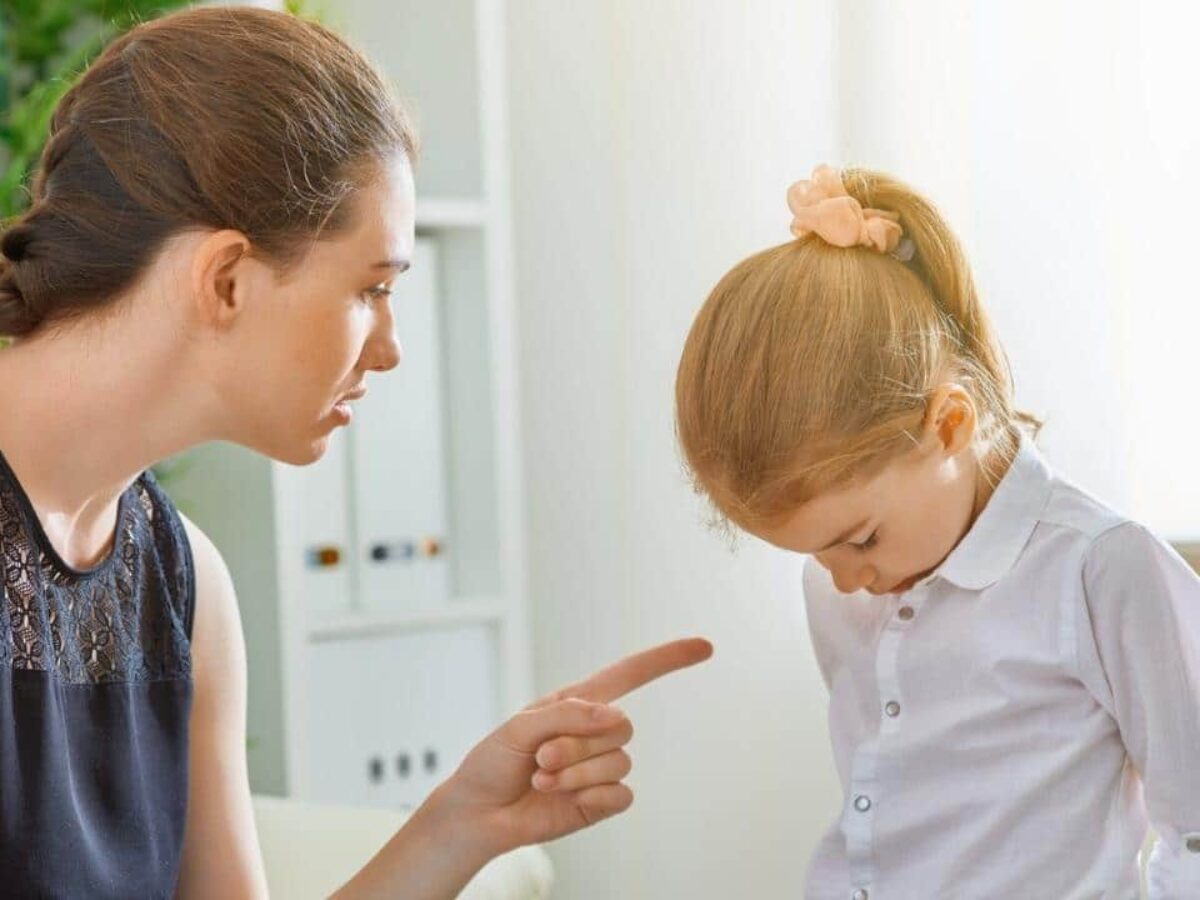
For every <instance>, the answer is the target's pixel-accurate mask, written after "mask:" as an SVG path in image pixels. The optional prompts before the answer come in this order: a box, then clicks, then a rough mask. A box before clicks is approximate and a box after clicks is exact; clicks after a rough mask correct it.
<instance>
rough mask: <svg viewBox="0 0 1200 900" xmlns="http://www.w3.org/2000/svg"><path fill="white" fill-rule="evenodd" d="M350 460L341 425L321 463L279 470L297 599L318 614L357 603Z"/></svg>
mask: <svg viewBox="0 0 1200 900" xmlns="http://www.w3.org/2000/svg"><path fill="white" fill-rule="evenodd" d="M348 464H349V452H348V449H347V440H346V433H345V431H344V430H341V429H339V430H337V431H334V432H333V434H332V435H330V438H329V448H328V450H327V451H326V453H325V455H324V456H323V457H322V458H321V459H320V460H318V461H317V462H315V463H313V464H312V465H309V466H300V467H297V466H287V465H280V466H278V467H277V468H276V469H275V474H274V477H275V486H276V491H277V497H278V500H277V513H278V528H279V538H280V550H281V553H282V554H284V555H285V556H286V557H287V561H285V568H286V570H287V571H288V572H289V573H294V577H295V578H296V580H297V581H296V584H295V585H294V587H293V589H294V590H295V592H296V596H295V602H297V603H299V604H300V605H301V606H302V607H303V608H304V609H305V610H306V611H307V612H308V613H309V614H310V615H311V616H314V617H321V616H328V615H330V614H338V613H345V612H347V611H349V610H350V608H351V607H352V606H353V592H354V572H353V568H354V552H355V548H354V546H353V544H352V534H351V529H350V515H349V510H348V508H347V506H348V498H347V492H346V483H347V475H348ZM289 561H290V564H289ZM290 601H291V598H290V597H288V598H285V602H290Z"/></svg>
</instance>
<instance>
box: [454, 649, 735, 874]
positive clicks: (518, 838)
mask: <svg viewBox="0 0 1200 900" xmlns="http://www.w3.org/2000/svg"><path fill="white" fill-rule="evenodd" d="M711 655H712V645H711V644H710V643H709V642H708V641H706V640H703V639H700V638H693V639H689V640H682V641H674V642H672V643H669V644H663V645H662V646H659V647H655V648H654V649H652V650H646V651H644V652H642V653H639V654H636V655H634V656H630V657H628V658H626V659H623V660H621V661H620V662H618V663H614V664H613V665H611V666H609V667H607V668H605V669H602V670H601V671H599V672H597V673H596V674H595V675H592V676H591V677H590V678H588V679H586V680H584V681H581V682H578V683H577V684H574V685H571V686H570V687H566V688H563V689H561V690H558V691H555V692H554V693H553V694H550V695H549V696H547V697H543V698H542V699H541V700H538V701H537V702H536V703H533V704H531V705H530V706H528V707H526V708H525V709H524V710H522V711H521V712H520V713H518V714H517V715H515V716H513V717H512V718H511V719H509V720H508V721H507V722H505V723H504V724H503V725H502V726H500V728H499V729H497V730H496V731H495V732H493V733H492V734H491V735H490V736H489V737H488V738H486V739H485V740H484V741H482V742H481V743H480V744H479V745H478V746H476V747H475V749H474V750H472V751H471V753H470V754H469V755H468V756H467V758H466V760H465V761H464V762H463V764H462V766H461V767H460V768H459V770H458V771H457V772H456V773H455V774H454V775H453V776H452V777H451V778H450V779H449V781H447V782H446V784H444V785H443V786H442V787H441V788H440V789H439V796H438V797H437V800H436V802H439V803H443V804H444V805H445V808H446V809H449V810H454V811H455V813H456V815H457V817H459V818H460V819H461V821H462V822H464V823H471V830H472V831H473V832H474V833H475V834H476V835H477V836H478V839H479V840H481V841H483V846H484V847H485V848H486V850H487V852H488V853H489V854H490V855H495V854H498V853H503V852H505V851H508V850H512V849H514V848H516V847H520V846H523V845H525V844H537V843H542V842H544V841H549V840H553V839H555V838H559V837H563V836H565V835H568V834H571V833H572V832H574V831H578V830H579V829H581V828H586V827H587V826H589V825H595V824H596V823H597V822H600V821H602V820H604V819H607V818H609V817H610V816H614V815H617V814H618V813H622V812H624V811H625V810H626V809H628V808H629V806H630V804H631V803H632V802H633V792H632V791H631V790H630V789H629V788H628V787H627V786H625V785H624V784H622V783H621V782H622V780H623V779H624V778H625V776H627V775H628V774H629V771H630V768H631V766H632V764H631V761H630V758H629V755H628V754H627V753H626V752H625V750H624V749H623V748H624V747H625V745H626V744H628V743H629V741H630V739H631V738H632V737H633V725H632V723H631V722H630V721H629V719H628V718H627V717H626V716H625V715H624V713H622V712H621V711H620V710H618V709H617V708H616V707H613V706H609V705H608V704H609V703H611V702H612V701H614V700H618V699H620V698H621V697H623V696H625V695H626V694H628V693H630V692H632V691H634V690H637V689H638V688H640V687H642V686H643V685H646V684H648V683H649V682H651V681H654V680H655V679H657V678H661V677H662V676H663V675H666V674H668V673H670V672H674V671H676V670H678V669H682V668H686V667H688V666H692V665H695V664H696V663H699V662H703V661H704V660H706V659H708V658H709V657H710V656H711Z"/></svg>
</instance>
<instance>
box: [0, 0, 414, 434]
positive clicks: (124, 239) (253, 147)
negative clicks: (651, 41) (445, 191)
mask: <svg viewBox="0 0 1200 900" xmlns="http://www.w3.org/2000/svg"><path fill="white" fill-rule="evenodd" d="M414 154H415V137H414V134H413V131H412V129H411V128H410V126H409V124H408V121H407V120H406V117H405V115H404V114H403V112H402V110H401V109H400V107H399V105H398V104H397V102H396V100H395V99H394V96H393V94H392V93H391V91H390V90H389V89H388V87H387V85H386V84H385V83H384V81H383V79H382V78H381V77H380V76H379V75H378V73H377V72H376V71H375V70H374V69H373V68H372V67H371V65H370V64H369V63H368V62H367V61H366V60H365V59H364V58H363V57H362V56H361V55H360V54H358V53H357V52H356V51H355V50H354V49H353V48H351V47H350V46H349V45H348V44H346V43H345V42H344V41H343V40H342V39H341V38H339V37H337V36H336V35H334V34H333V33H332V32H330V31H328V30H326V29H324V28H322V27H321V26H319V25H317V24H314V23H311V22H307V21H303V20H300V19H296V18H293V17H290V16H287V15H284V14H282V13H276V12H270V11H265V10H258V9H251V8H205V9H194V10H189V11H186V12H182V13H178V14H175V15H171V16H167V17H164V18H162V19H159V20H157V21H153V22H150V23H147V24H144V25H142V26H140V27H138V28H135V29H134V30H133V31H131V32H129V33H128V34H126V35H124V36H122V37H121V38H120V39H118V40H117V41H115V42H114V43H113V44H111V45H110V46H109V47H108V48H107V49H106V50H105V52H104V53H103V54H102V55H101V56H100V57H99V58H98V59H97V60H96V61H95V62H94V63H93V64H92V65H91V66H90V67H89V68H88V70H87V71H86V72H85V73H84V74H83V76H82V77H81V78H80V79H79V80H78V82H77V83H76V84H75V85H74V86H73V87H72V88H71V89H70V91H68V93H67V94H66V95H65V96H64V97H63V99H62V101H61V102H60V103H59V105H58V107H57V109H56V110H55V112H54V115H53V119H52V124H51V127H50V134H49V136H48V140H47V142H46V146H45V150H44V151H43V154H42V158H41V161H40V165H39V168H38V170H37V172H36V174H35V177H34V181H33V184H32V195H31V201H32V202H31V205H30V207H29V209H28V211H27V212H26V213H25V214H24V215H22V216H21V217H20V218H18V219H17V220H16V221H14V222H12V223H9V226H8V228H7V229H6V230H5V231H4V233H3V235H2V236H0V252H2V253H3V255H4V257H5V259H4V261H2V262H0V334H5V335H9V336H14V337H22V336H31V337H37V336H38V335H39V334H40V333H42V332H47V331H55V330H57V329H56V326H61V325H65V324H67V323H69V322H72V321H73V320H76V319H84V318H90V317H99V316H100V315H101V314H102V313H105V312H111V313H116V312H117V311H118V310H119V309H120V307H121V306H122V300H123V299H125V298H127V297H128V296H129V295H131V294H133V293H136V292H137V291H136V289H137V288H138V287H139V285H143V284H145V283H146V282H147V280H149V279H152V278H153V277H156V272H158V270H159V269H164V267H165V268H169V269H170V270H171V271H172V272H174V273H176V274H178V273H180V272H182V271H184V270H186V272H187V276H186V277H185V278H183V280H182V281H181V282H180V286H182V287H183V288H184V289H185V290H184V292H185V294H186V295H187V299H188V300H196V301H199V300H202V299H203V296H204V295H205V291H207V292H208V295H209V296H210V299H211V300H212V301H213V303H215V304H217V306H213V305H211V304H210V306H209V307H207V308H206V307H204V306H203V304H200V303H197V304H193V305H192V307H193V308H191V309H190V314H191V316H192V318H190V319H189V321H188V324H190V325H200V326H202V332H203V333H206V334H212V335H219V336H220V337H221V338H222V340H221V341H220V342H219V344H220V348H221V353H220V354H217V353H214V354H213V361H214V362H221V363H223V364H227V365H225V366H224V368H225V374H226V375H227V376H228V377H230V378H234V377H244V378H245V379H246V381H245V384H244V385H242V386H241V387H240V389H239V388H238V387H236V386H235V385H233V384H220V385H218V386H217V387H216V390H218V391H219V392H221V393H224V394H227V395H229V396H230V398H231V399H233V400H236V401H237V402H238V403H239V404H240V405H241V406H242V407H243V411H244V412H245V413H246V415H248V416H250V419H251V420H255V421H257V420H262V421H260V422H259V425H261V426H262V427H260V428H258V431H259V432H260V434H259V435H258V436H257V437H253V436H250V437H249V438H248V439H249V440H250V442H252V443H255V444H256V445H258V447H257V448H258V449H263V450H265V451H267V452H270V453H272V455H281V456H284V457H289V456H293V457H295V456H298V457H304V456H306V455H311V454H312V453H318V454H319V452H320V446H317V444H320V445H321V446H323V443H321V441H323V438H322V439H321V440H320V441H317V443H316V444H313V445H312V446H311V447H310V448H309V450H308V451H304V450H302V449H299V448H298V447H297V445H296V441H297V440H300V438H301V436H300V435H298V434H295V435H290V436H289V435H287V434H281V435H275V436H274V437H272V435H274V434H275V432H276V431H279V430H280V429H283V430H284V431H286V427H285V423H286V422H292V423H293V425H292V426H287V427H296V426H295V424H294V423H295V416H300V417H301V418H304V416H305V415H307V416H308V417H309V418H311V417H312V415H314V414H316V413H315V412H314V410H308V411H307V413H306V412H305V410H303V409H302V408H301V407H304V406H305V404H309V405H312V404H317V405H318V406H320V407H321V410H320V412H321V414H322V415H323V414H325V413H329V412H330V411H331V409H332V408H333V406H334V405H335V403H336V400H335V399H333V398H334V397H335V396H336V397H340V396H341V394H344V393H345V392H347V391H352V390H353V389H354V388H355V387H357V386H358V384H360V383H361V375H362V371H358V370H360V369H363V370H365V369H366V368H388V367H390V366H392V365H394V364H395V362H396V357H397V354H398V349H397V348H395V346H394V338H392V337H391V336H390V333H389V334H388V335H387V338H386V340H387V341H390V342H391V343H392V345H393V346H392V347H391V348H390V349H387V348H381V346H376V347H375V348H374V349H372V348H371V347H370V346H369V345H370V344H371V341H372V340H373V339H376V338H378V340H375V343H376V344H380V341H381V340H383V338H382V337H381V334H382V332H381V331H380V334H376V331H377V330H379V329H375V328H374V326H375V325H379V326H381V328H382V327H385V326H386V328H389V329H390V325H391V320H390V313H387V312H386V309H384V310H383V314H381V315H379V316H375V317H373V318H372V319H371V321H370V322H367V319H366V318H365V317H364V314H363V313H362V312H361V311H358V310H356V309H353V308H352V307H351V306H350V305H349V304H348V303H344V302H342V301H343V300H344V299H345V298H346V297H347V296H349V297H352V298H357V297H359V296H360V295H361V294H362V293H363V292H364V291H366V290H368V289H371V288H373V287H376V286H381V285H385V284H386V282H388V281H390V279H391V278H392V277H393V276H394V275H395V274H397V269H396V268H391V269H386V270H385V269H375V268H373V265H374V264H375V263H376V262H382V261H384V260H386V259H399V260H400V261H403V259H404V258H406V257H407V256H408V255H409V253H410V252H411V241H412V220H413V202H412V184H411V172H410V171H409V165H410V162H411V160H412V158H413V156H414ZM214 241H215V243H214ZM366 253H370V254H373V255H375V256H378V257H379V258H367V257H365V256H363V257H362V258H359V255H360V254H366ZM185 256H186V259H185V258H184V257H185ZM318 258H319V260H318ZM318 261H319V263H320V267H319V268H318V267H317V266H316V263H317V262H318ZM181 264H183V265H181ZM158 274H161V272H158ZM268 276H269V277H268ZM204 278H207V279H208V281H207V282H204V281H203V279H204ZM360 282H362V283H361V284H360ZM383 293H384V291H383V290H382V289H380V290H376V291H375V293H373V294H371V295H370V296H371V298H374V299H375V300H378V299H380V298H382V297H383ZM318 294H319V296H317V295H318ZM383 299H384V301H385V299H386V298H383ZM301 300H306V301H308V302H309V303H310V304H317V303H322V302H323V303H325V306H326V307H328V309H326V310H324V311H325V312H327V313H330V314H332V311H333V310H334V309H335V308H337V309H342V312H343V313H344V315H342V318H341V320H339V321H338V323H337V324H336V325H335V324H334V323H333V322H332V321H330V320H325V321H322V322H321V323H320V324H319V325H316V324H315V323H313V322H311V321H310V322H308V324H309V325H313V326H314V327H317V328H319V329H321V330H317V331H314V330H312V329H309V330H304V329H302V328H299V329H298V326H299V325H301V324H303V323H304V321H305V320H306V319H311V318H312V317H313V316H314V315H318V314H319V313H320V312H321V310H316V309H308V308H304V305H303V303H301V302H300V301H301ZM358 302H360V303H362V302H363V301H362V300H361V299H360V300H359V301H358ZM220 303H225V304H226V305H227V306H228V307H229V308H228V309H225V310H224V312H221V311H220V308H219V304H220ZM230 304H232V306H230ZM376 305H377V306H378V304H376ZM364 306H365V304H364ZM383 306H384V307H386V302H383ZM231 311H232V312H233V313H236V315H232V316H231V315H230V314H231ZM214 316H215V317H214ZM289 317H290V318H289ZM293 320H295V321H293ZM376 320H378V321H376ZM384 320H386V321H384ZM260 325H261V326H266V325H273V332H272V331H271V330H270V329H268V328H266V327H259V326H260ZM367 325H370V326H371V329H367ZM293 326H297V327H293ZM204 327H207V328H208V330H207V331H204ZM364 329H367V330H364ZM322 332H323V333H324V334H325V338H326V339H324V340H323V339H322ZM290 340H296V341H309V343H307V344H304V343H300V344H294V345H290V346H289V345H288V343H287V342H288V341H290ZM354 342H358V344H359V346H357V347H355V346H352V345H353V343H354ZM237 356H241V357H242V360H241V365H242V371H241V372H240V373H239V372H238V371H237V367H236V366H235V365H233V364H232V361H233V359H234V358H235V357H237ZM330 356H332V357H336V358H327V357H330ZM360 356H361V357H364V358H363V359H359V357H360ZM218 357H219V359H218ZM351 357H353V358H351ZM220 369H221V365H217V371H214V373H213V374H214V378H217V379H219V378H220V377H221V372H220V371H219V370H220ZM317 379H324V381H325V382H328V383H325V384H323V385H320V384H317V383H315V381H316V380H317ZM338 391H341V394H338V393H337V392H338ZM321 392H324V394H325V395H326V396H320V397H318V396H316V394H317V393H321ZM256 404H258V406H256ZM269 407H271V408H273V409H274V411H275V412H274V413H272V412H271V409H270V408H269ZM289 416H290V417H291V418H289ZM272 419H274V420H275V421H274V422H272V421H271V420H272ZM247 424H253V423H252V422H250V421H249V420H248V423H247ZM235 430H237V429H236V428H235ZM251 430H254V429H253V428H251ZM239 437H240V435H239Z"/></svg>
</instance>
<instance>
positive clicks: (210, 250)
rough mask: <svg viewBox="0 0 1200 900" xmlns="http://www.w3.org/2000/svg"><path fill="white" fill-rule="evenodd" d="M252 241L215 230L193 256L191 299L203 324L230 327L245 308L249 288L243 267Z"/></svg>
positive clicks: (238, 232) (237, 232)
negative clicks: (245, 282)
mask: <svg viewBox="0 0 1200 900" xmlns="http://www.w3.org/2000/svg"><path fill="white" fill-rule="evenodd" d="M249 254H250V240H249V238H247V237H246V236H245V235H244V234H242V233H241V232H240V231H234V230H232V229H228V228H226V229H222V230H220V231H214V232H213V233H212V234H210V235H208V236H207V237H205V238H204V240H202V241H201V242H200V243H199V245H198V246H197V247H196V250H195V254H194V255H193V257H192V285H191V286H192V296H193V297H194V301H195V309H196V312H197V314H198V315H199V316H200V319H201V321H203V322H205V323H206V324H208V325H210V326H212V327H214V328H219V329H224V328H227V327H229V325H231V324H232V323H233V322H234V321H235V320H236V319H237V317H238V316H239V315H240V314H241V312H242V310H243V309H244V308H245V305H246V293H247V287H248V286H247V285H246V284H244V283H243V282H244V281H245V279H244V278H242V277H240V276H243V275H244V274H245V273H244V271H241V269H242V266H241V264H242V263H243V262H244V261H247V260H248V259H249V258H250V257H249Z"/></svg>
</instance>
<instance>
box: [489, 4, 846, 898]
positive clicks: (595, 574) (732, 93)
mask: <svg viewBox="0 0 1200 900" xmlns="http://www.w3.org/2000/svg"><path fill="white" fill-rule="evenodd" d="M832 8H833V5H832V4H831V3H829V2H823V0H811V2H804V3H797V2H794V0H759V2H757V3H756V4H755V5H754V9H753V13H754V14H753V15H748V14H747V13H746V10H745V8H744V7H743V6H742V5H741V4H732V3H727V2H723V0H690V2H682V0H680V2H669V0H592V2H583V0H577V2H572V3H562V2H560V0H520V2H514V3H512V4H510V11H509V23H508V24H509V41H510V43H509V66H510V77H511V85H510V89H511V101H510V102H511V110H512V116H513V121H512V135H513V152H514V162H513V165H514V183H513V197H514V206H515V217H516V223H515V224H516V236H517V245H516V250H517V269H518V278H517V296H518V305H519V311H520V321H519V333H520V341H521V344H520V346H521V369H522V405H523V408H524V410H525V414H524V415H525V418H524V422H523V423H522V424H523V437H524V440H525V444H526V471H527V480H528V492H529V496H528V504H529V526H530V534H529V541H530V547H531V560H530V579H531V590H532V593H533V602H534V624H535V634H534V639H535V648H536V671H537V679H538V682H539V686H540V687H541V688H547V689H548V688H550V687H552V686H555V685H557V684H559V683H562V682H565V681H568V680H570V679H573V678H576V677H578V676H579V675H581V674H583V673H584V672H586V671H588V670H590V669H591V668H593V667H595V666H597V665H600V664H602V663H604V662H606V661H608V660H610V659H612V658H615V657H618V656H621V655H623V654H625V653H628V652H630V651H632V650H635V649H638V648H640V647H642V646H644V645H647V644H650V643H655V642H658V641H660V640H664V639H668V638H672V637H676V636H680V635H685V634H689V633H701V634H705V635H708V636H710V637H712V638H713V639H714V640H715V642H716V645H717V656H716V658H715V660H714V661H713V662H711V663H710V664H709V665H708V666H707V667H705V668H704V669H702V670H698V671H694V672H688V673H685V674H683V675H681V676H677V677H676V678H675V679H674V680H670V681H666V682H663V683H662V684H659V685H656V686H654V687H652V688H650V689H648V690H646V691H645V692H643V694H641V695H638V696H636V697H635V698H633V699H632V700H630V701H629V702H628V703H627V704H626V705H627V708H628V709H629V710H630V711H631V712H632V713H633V715H634V718H635V722H636V723H637V724H638V726H639V728H640V732H639V737H638V738H637V739H636V741H635V753H634V756H635V764H636V770H635V773H634V775H633V777H632V783H633V785H634V787H635V789H636V790H637V791H638V803H637V805H636V806H635V808H634V810H633V811H632V812H631V813H629V814H628V815H627V816H625V817H624V818H623V819H622V820H621V821H620V822H619V823H617V824H610V825H606V826H604V827H602V828H600V829H598V830H595V831H592V832H589V833H587V834H585V835H582V836H579V837H576V838H572V839H569V840H566V841H563V842H560V843H559V844H558V845H556V846H554V847H552V848H551V852H552V854H553V855H554V857H555V861H556V864H557V867H558V872H559V877H560V881H561V885H562V887H561V889H560V891H559V892H558V895H559V896H562V897H567V898H571V900H600V898H605V900H608V898H613V897H622V898H631V900H632V898H667V897H672V898H674V897H688V898H698V900H704V898H714V900H715V898H727V897H732V896H742V897H783V896H798V895H799V892H800V889H801V887H800V886H801V876H802V874H803V869H804V864H805V862H806V861H807V857H808V853H809V851H810V849H811V847H812V846H813V844H814V843H815V841H816V840H817V838H818V836H819V833H820V831H821V830H822V829H823V827H824V826H825V825H826V823H827V822H828V821H830V819H831V818H832V816H833V815H834V814H835V811H836V808H837V803H838V799H837V798H838V792H837V788H836V780H835V775H834V770H833V766H832V762H831V760H830V758H829V753H828V750H827V745H826V732H825V724H824V716H825V697H824V687H823V686H822V685H821V683H820V678H819V675H818V674H817V671H816V668H815V664H814V662H813V660H812V657H811V652H810V649H809V646H808V639H807V636H806V634H805V632H804V629H803V624H802V621H801V620H797V618H796V615H797V613H799V612H801V607H800V603H801V599H800V595H799V591H798V585H797V581H798V570H799V565H800V560H799V558H789V557H787V556H785V555H783V554H780V553H778V552H774V551H767V550H766V549H764V548H763V547H761V546H758V545H754V544H752V543H749V542H746V541H743V542H742V543H741V544H740V546H739V548H738V550H737V552H736V553H733V554H731V553H730V552H729V548H728V543H727V541H725V540H724V539H722V538H720V537H718V536H716V535H714V534H712V533H711V532H709V531H708V530H707V529H706V528H705V527H704V521H705V511H704V508H703V507H702V506H701V505H700V504H699V503H698V502H697V500H696V499H695V498H694V496H693V495H692V493H691V491H690V489H689V488H688V486H687V484H686V483H685V481H684V478H683V476H682V473H681V468H680V463H679V459H678V455H677V451H676V447H675V442H674V437H673V426H672V391H673V381H674V372H675V366H676V363H677V361H678V356H679V352H680V350H681V348H682V344H683V340H684V337H685V336H686V332H687V328H688V326H689V324H690V322H691V319H692V317H693V315H694V314H695V312H696V310H697V309H698V307H699V306H700V304H701V303H702V301H703V299H704V297H705V295H706V293H707V292H708V290H709V289H710V288H711V287H712V285H713V284H714V283H715V282H716V280H717V278H718V277H719V276H720V275H721V274H722V273H723V272H724V271H725V270H726V269H727V268H728V267H729V266H730V265H732V264H733V263H734V262H736V261H737V260H738V259H740V258H741V257H743V256H744V255H746V254H747V253H749V252H751V251H752V250H756V249H759V248H761V247H764V246H766V245H768V244H771V243H777V242H780V241H783V240H786V239H787V238H788V230H787V229H788V224H789V221H790V217H789V215H788V213H787V208H786V204H785V202H784V192H785V190H786V187H787V185H788V184H789V182H790V181H792V180H794V179H795V178H797V177H801V176H802V175H803V174H804V172H806V171H807V167H808V166H809V165H811V164H812V163H813V162H814V161H817V160H821V159H825V158H829V157H830V156H831V154H832V151H833V150H834V144H835V142H834V126H835V121H834V105H833V104H834V87H835V78H834V65H833V62H834V57H833V44H834V37H835V27H834V26H835V23H834V21H833V18H832Z"/></svg>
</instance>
